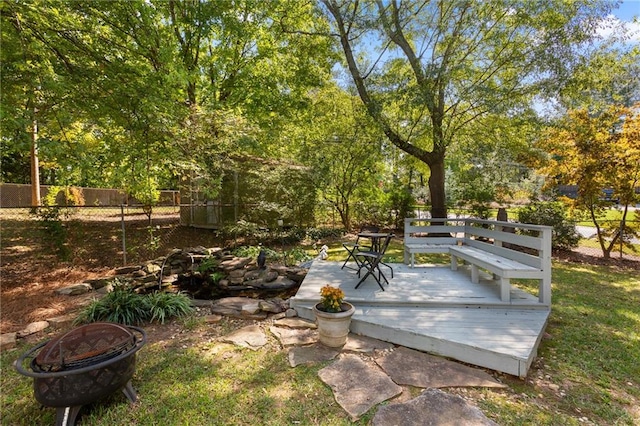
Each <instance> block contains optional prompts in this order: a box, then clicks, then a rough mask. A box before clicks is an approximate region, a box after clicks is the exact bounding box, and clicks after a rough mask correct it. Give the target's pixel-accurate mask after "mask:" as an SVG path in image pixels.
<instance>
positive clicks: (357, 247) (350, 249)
mask: <svg viewBox="0 0 640 426" xmlns="http://www.w3.org/2000/svg"><path fill="white" fill-rule="evenodd" d="M379 231H380V228H378V227H377V226H370V225H364V226H362V227H361V228H360V231H359V232H358V233H362V232H379ZM342 247H344V249H345V250H347V253H349V254H348V256H347V258H346V259H345V261H344V263H343V264H342V267H341V268H340V269H344V268H349V269H353V270H354V271H359V270H360V268H361V265H360V262H359V260H358V259H357V258H356V257H355V253H357V252H358V251H361V250H363V249H364V251H370V250H371V249H372V248H371V246H363V245H361V244H360V235H358V237H357V238H356V242H355V243H348V242H346V243H342ZM349 260H353V261H354V262H355V263H356V267H355V268H353V267H351V266H347V263H348V262H349Z"/></svg>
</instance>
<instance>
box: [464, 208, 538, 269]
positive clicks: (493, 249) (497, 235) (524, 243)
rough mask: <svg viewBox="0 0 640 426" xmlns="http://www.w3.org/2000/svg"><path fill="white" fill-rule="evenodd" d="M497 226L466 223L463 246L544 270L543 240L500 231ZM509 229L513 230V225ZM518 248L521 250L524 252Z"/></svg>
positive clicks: (519, 225) (472, 222)
mask: <svg viewBox="0 0 640 426" xmlns="http://www.w3.org/2000/svg"><path fill="white" fill-rule="evenodd" d="M499 224H500V222H495V221H493V222H492V223H478V222H476V221H472V220H469V221H467V225H466V226H465V234H464V241H463V244H464V245H468V246H470V247H475V248H478V249H481V250H484V251H486V252H488V253H492V254H495V255H497V256H502V257H506V258H508V259H512V260H515V261H517V262H520V263H523V264H525V265H529V266H533V267H534V268H537V269H540V270H542V269H544V261H543V257H542V256H541V255H540V253H541V251H542V250H543V248H544V245H543V239H542V238H539V237H532V236H528V235H520V234H515V233H512V232H508V231H504V230H502V229H500V228H502V227H501V226H500V225H499ZM505 225H506V223H505ZM483 226H488V227H489V228H484V227H483ZM516 227H518V228H521V227H524V225H521V224H518V226H516ZM492 228H493V229H492ZM511 228H513V224H512V225H511ZM518 248H522V249H524V251H523V250H519V249H518Z"/></svg>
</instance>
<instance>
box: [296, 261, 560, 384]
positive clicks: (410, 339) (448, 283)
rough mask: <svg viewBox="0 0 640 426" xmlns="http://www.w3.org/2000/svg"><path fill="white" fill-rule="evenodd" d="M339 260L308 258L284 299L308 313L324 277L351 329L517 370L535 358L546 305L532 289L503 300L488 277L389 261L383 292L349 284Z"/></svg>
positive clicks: (348, 274) (371, 286)
mask: <svg viewBox="0 0 640 426" xmlns="http://www.w3.org/2000/svg"><path fill="white" fill-rule="evenodd" d="M340 266H341V263H337V262H320V263H319V262H314V264H313V266H312V267H311V269H310V270H309V273H308V274H307V277H306V278H305V280H304V281H303V283H302V285H301V287H300V289H299V290H298V293H297V294H296V296H294V297H293V298H291V306H292V307H293V308H295V309H296V310H297V311H298V315H300V316H301V317H303V318H306V319H310V320H313V319H314V316H313V312H312V309H311V308H312V306H313V305H314V304H315V303H317V302H318V301H319V292H320V288H321V287H322V286H323V285H325V284H330V285H333V286H336V287H340V288H342V289H343V291H345V294H346V300H347V301H349V302H350V303H352V304H353V305H354V306H355V307H356V313H355V314H354V316H353V320H352V325H351V331H352V332H354V333H356V334H362V335H365V336H369V337H373V338H377V339H380V340H384V341H387V342H390V343H394V344H397V345H402V346H406V347H409V348H412V349H417V350H421V351H425V352H429V353H433V354H437V355H441V356H445V357H448V358H452V359H456V360H459V361H463V362H467V363H470V364H473V365H477V366H480V367H485V368H490V369H493V370H496V371H501V372H505V373H508V374H512V375H514V376H520V377H524V376H526V374H527V371H528V369H529V367H530V366H531V363H532V362H533V360H534V359H535V357H536V354H537V348H538V345H539V343H540V340H541V337H542V335H543V333H544V329H545V327H546V324H547V321H548V318H549V314H550V310H549V308H548V307H546V308H542V307H540V304H538V303H537V297H535V296H533V295H529V296H530V298H527V297H526V296H525V297H524V300H523V303H521V304H519V305H518V304H517V303H514V302H515V301H512V303H509V304H504V303H502V302H500V300H499V294H498V292H497V291H494V290H493V289H492V288H491V284H490V283H486V282H485V283H484V284H483V281H482V280H481V282H480V283H479V284H480V285H479V284H473V283H471V281H470V277H469V276H468V275H467V274H465V273H464V272H462V273H460V271H458V272H454V271H451V270H450V269H449V268H448V267H424V268H420V267H417V268H414V269H410V268H408V267H407V266H405V265H396V264H394V265H392V266H393V267H394V278H393V279H392V280H390V286H389V287H388V288H387V289H386V291H384V292H383V291H382V290H380V288H379V287H378V286H377V284H376V283H375V281H373V280H372V283H368V282H365V283H364V284H363V286H361V287H360V288H359V289H358V290H355V289H354V287H355V284H356V283H357V277H356V276H355V273H353V271H347V270H346V269H340ZM376 288H377V290H376ZM523 293H524V292H523ZM473 294H475V296H476V297H473ZM516 300H517V299H516ZM531 300H533V301H535V302H531Z"/></svg>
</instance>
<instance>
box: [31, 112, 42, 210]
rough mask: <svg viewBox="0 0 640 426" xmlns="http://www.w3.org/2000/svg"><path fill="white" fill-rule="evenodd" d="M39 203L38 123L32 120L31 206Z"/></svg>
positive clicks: (34, 119)
mask: <svg viewBox="0 0 640 426" xmlns="http://www.w3.org/2000/svg"><path fill="white" fill-rule="evenodd" d="M40 204H41V202H40V165H39V161H38V121H37V120H36V118H35V111H34V118H33V121H32V125H31V205H32V206H39V205H40Z"/></svg>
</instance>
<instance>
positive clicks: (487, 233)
mask: <svg viewBox="0 0 640 426" xmlns="http://www.w3.org/2000/svg"><path fill="white" fill-rule="evenodd" d="M416 221H418V219H406V221H405V238H406V237H407V229H408V230H409V232H408V233H409V234H410V235H409V247H407V243H406V242H405V263H409V258H408V256H409V255H410V256H411V267H413V266H414V258H413V257H414V256H413V255H414V253H449V254H450V255H451V269H452V270H454V271H455V270H457V269H458V259H460V260H462V261H463V262H466V263H468V264H469V265H470V267H471V281H472V282H474V283H477V282H478V281H479V269H484V270H486V271H488V272H490V273H492V274H493V276H494V279H496V280H498V282H499V286H500V299H501V300H502V301H503V302H509V301H510V291H511V281H510V280H511V278H521V279H535V280H538V281H539V286H538V300H539V302H540V303H541V304H543V305H547V306H550V305H551V227H548V226H539V225H529V224H522V223H514V222H500V221H493V220H482V219H461V221H463V222H464V226H462V237H459V235H460V228H461V227H460V225H451V226H449V225H447V224H446V222H443V220H442V219H420V220H419V221H420V222H422V223H426V222H435V223H436V225H430V226H424V225H421V227H420V228H416V224H415V222H416ZM447 222H451V220H448V221H447ZM457 222H460V220H457ZM443 223H444V224H443ZM407 225H408V226H409V227H408V228H406V227H407ZM426 228H428V229H426ZM516 229H518V230H521V231H525V232H520V233H516V232H514V231H515V230H516ZM418 231H419V232H418ZM447 232H449V233H450V234H451V235H452V236H451V237H449V238H447V237H444V238H442V237H437V238H436V239H434V240H431V237H429V236H430V235H434V234H437V235H441V234H445V233H447ZM419 241H425V243H419ZM427 241H428V243H426V242H427Z"/></svg>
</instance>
